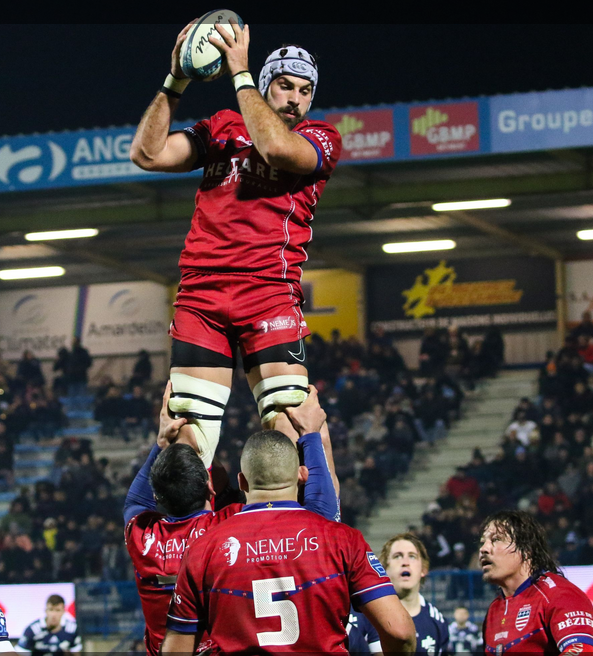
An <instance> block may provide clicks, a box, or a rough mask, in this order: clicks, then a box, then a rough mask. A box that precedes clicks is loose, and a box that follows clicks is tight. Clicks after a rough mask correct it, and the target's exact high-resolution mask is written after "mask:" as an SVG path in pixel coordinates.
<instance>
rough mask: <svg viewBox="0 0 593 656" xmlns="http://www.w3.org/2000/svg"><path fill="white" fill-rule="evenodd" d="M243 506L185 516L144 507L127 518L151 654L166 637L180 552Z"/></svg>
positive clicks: (127, 543) (147, 643) (179, 562)
mask: <svg viewBox="0 0 593 656" xmlns="http://www.w3.org/2000/svg"><path fill="white" fill-rule="evenodd" d="M242 507H243V506H242V504H231V505H229V506H226V507H225V508H223V509H222V510H220V511H219V512H216V513H214V512H212V511H210V510H202V511H200V512H198V513H195V514H193V515H190V516H189V517H185V518H168V517H166V516H165V515H162V514H161V513H158V512H153V511H146V512H142V513H140V514H139V515H136V517H134V518H132V519H131V520H130V521H129V522H128V525H127V526H126V531H125V538H126V547H127V549H128V552H129V554H130V557H131V558H132V562H133V564H134V570H135V573H136V585H137V586H138V592H139V594H140V601H141V603H142V612H143V614H144V619H145V621H146V631H145V636H144V637H145V642H146V650H147V652H148V653H149V654H151V656H158V653H159V648H160V646H161V642H162V641H163V638H164V637H165V631H166V620H167V611H168V609H169V603H170V601H171V592H172V590H173V588H174V586H175V581H176V578H177V573H178V571H179V568H180V566H181V558H182V556H183V553H184V552H185V550H186V549H187V547H188V546H189V545H190V544H191V543H192V542H193V541H194V540H196V539H197V538H199V537H200V536H201V535H203V534H204V533H205V532H206V531H207V530H208V529H210V527H212V526H215V525H216V524H218V523H219V522H221V521H223V520H225V519H227V518H228V517H230V516H231V515H233V514H234V513H235V512H237V511H239V510H240V509H241V508H242ZM202 642H203V643H205V644H204V645H203V646H204V647H206V646H207V644H208V636H204V639H203V640H202Z"/></svg>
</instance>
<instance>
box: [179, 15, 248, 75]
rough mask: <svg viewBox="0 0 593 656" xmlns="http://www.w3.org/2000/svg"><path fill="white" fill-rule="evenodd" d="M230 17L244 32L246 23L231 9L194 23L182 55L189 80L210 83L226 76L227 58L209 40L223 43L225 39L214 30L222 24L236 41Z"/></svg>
mask: <svg viewBox="0 0 593 656" xmlns="http://www.w3.org/2000/svg"><path fill="white" fill-rule="evenodd" d="M231 18H234V19H235V20H236V21H237V23H238V24H239V27H240V28H241V29H243V25H244V23H243V21H242V20H241V18H240V17H239V16H238V15H237V14H236V13H235V12H234V11H231V10H229V9H217V10H216V11H209V12H208V13H207V14H204V15H203V16H202V17H201V18H198V19H197V20H196V21H195V22H194V25H193V26H192V27H191V28H190V30H189V32H188V33H187V37H186V38H185V41H184V42H183V44H182V46H181V51H180V53H179V63H180V64H181V70H182V71H183V73H184V74H185V75H187V77H189V78H191V79H192V80H197V81H199V82H210V81H211V80H215V79H216V78H218V77H220V76H221V75H224V74H225V73H226V71H227V65H226V61H225V58H224V55H223V54H222V53H221V52H220V50H218V48H217V47H216V46H213V45H212V44H211V43H210V41H209V40H208V39H209V37H214V38H216V39H218V40H220V41H222V37H221V36H220V34H219V33H218V31H217V30H216V28H215V27H214V26H215V25H216V24H219V25H222V26H223V28H224V29H225V30H226V31H227V32H228V33H229V34H230V35H231V36H232V37H233V38H234V34H235V33H234V31H233V26H232V25H231V24H230V22H229V19H231Z"/></svg>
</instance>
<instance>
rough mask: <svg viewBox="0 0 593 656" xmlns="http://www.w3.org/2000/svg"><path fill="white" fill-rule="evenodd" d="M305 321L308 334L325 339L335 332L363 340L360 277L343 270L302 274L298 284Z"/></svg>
mask: <svg viewBox="0 0 593 656" xmlns="http://www.w3.org/2000/svg"><path fill="white" fill-rule="evenodd" d="M302 287H303V293H304V295H305V305H304V306H303V313H304V315H305V321H306V322H307V326H308V327H309V330H310V331H311V332H312V333H318V334H319V335H321V336H322V337H323V338H324V339H329V337H330V336H331V332H332V330H334V329H335V328H337V329H338V330H339V331H340V333H341V335H342V337H352V336H354V337H358V338H359V339H363V337H364V305H363V280H362V276H361V275H360V274H357V273H353V272H351V271H346V270H345V269H314V270H312V271H305V272H304V274H303V280H302Z"/></svg>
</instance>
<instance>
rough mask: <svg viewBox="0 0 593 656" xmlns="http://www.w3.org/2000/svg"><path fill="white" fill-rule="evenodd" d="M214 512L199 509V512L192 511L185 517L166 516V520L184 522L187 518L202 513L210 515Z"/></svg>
mask: <svg viewBox="0 0 593 656" xmlns="http://www.w3.org/2000/svg"><path fill="white" fill-rule="evenodd" d="M210 514H212V510H198V512H195V513H191V514H189V515H186V516H185V517H173V516H172V515H168V516H167V517H165V521H166V522H182V521H183V520H185V519H191V518H192V517H199V516H200V515H210Z"/></svg>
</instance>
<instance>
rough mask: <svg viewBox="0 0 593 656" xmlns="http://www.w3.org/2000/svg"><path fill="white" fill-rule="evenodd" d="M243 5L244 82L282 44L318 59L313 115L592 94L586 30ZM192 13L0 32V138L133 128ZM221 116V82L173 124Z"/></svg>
mask: <svg viewBox="0 0 593 656" xmlns="http://www.w3.org/2000/svg"><path fill="white" fill-rule="evenodd" d="M253 4H255V3H243V4H242V3H230V4H229V5H227V6H228V7H229V8H232V9H235V10H236V11H237V12H238V13H239V14H240V15H241V16H242V18H243V19H244V20H245V22H247V23H249V25H250V28H251V34H252V41H251V48H250V55H251V58H250V62H251V68H252V71H253V72H254V73H256V74H258V73H259V69H260V67H261V64H262V63H263V60H264V59H265V56H266V55H267V53H268V52H270V51H271V50H273V49H274V48H276V47H278V46H279V45H281V44H282V43H286V42H289V43H299V44H300V45H302V46H303V47H305V48H307V49H309V50H311V51H312V52H314V53H315V54H316V55H317V56H318V61H319V67H320V82H319V89H318V91H317V94H316V97H315V102H314V104H315V107H316V108H318V109H329V108H344V107H348V106H360V105H364V104H370V105H376V104H380V103H396V102H409V101H414V100H418V101H425V100H443V99H446V98H461V97H464V96H470V97H471V96H479V95H492V94H496V93H503V94H505V93H513V92H526V91H533V90H535V91H543V90H546V89H563V88H570V87H579V86H593V67H592V66H591V26H590V25H567V24H560V25H551V24H543V25H534V24H511V25H486V24H396V23H395V22H391V23H387V24H385V23H383V24H381V25H378V24H372V23H364V24H358V25H354V24H339V25H334V24H331V23H330V21H327V22H326V23H323V22H322V21H323V20H326V19H327V18H328V17H330V18H331V16H329V14H328V16H323V15H322V14H319V21H320V22H319V23H318V24H315V25H309V24H302V23H298V22H297V21H295V20H294V15H290V14H291V13H292V14H294V13H295V12H289V11H286V16H281V15H280V14H278V13H277V12H276V13H275V14H274V20H276V21H278V22H276V23H273V24H270V23H269V22H266V21H267V20H268V15H267V14H266V13H265V12H264V11H259V13H258V11H257V10H254V9H253V7H249V5H253ZM205 8H206V9H207V7H205ZM105 13H106V12H104V14H103V15H101V16H95V18H98V19H99V20H103V19H104V15H105ZM202 13H204V7H202V9H201V10H200V9H198V11H196V12H195V15H194V14H192V13H191V12H185V11H184V12H181V11H179V10H177V11H176V12H175V15H174V16H169V15H168V16H167V20H168V21H169V22H167V23H157V20H162V17H160V16H159V17H158V18H156V17H153V16H147V15H146V13H143V14H142V15H139V18H140V17H141V18H142V19H144V20H150V19H153V20H154V22H143V23H117V24H108V20H109V19H107V20H105V23H102V24H90V23H86V22H84V23H83V22H81V23H80V24H73V23H67V24H59V23H57V24H39V23H36V24H23V23H20V22H18V21H17V20H16V19H15V22H14V23H12V24H3V25H2V26H0V89H1V92H0V94H1V96H0V97H1V98H2V102H1V103H0V135H15V134H20V133H22V134H31V133H33V132H41V133H44V132H49V131H62V130H76V129H79V128H82V129H92V128H95V127H99V128H105V127H109V126H123V125H127V124H134V125H135V124H136V123H137V122H138V120H139V118H140V116H141V114H142V112H143V111H144V109H145V108H146V106H147V105H148V103H149V102H150V100H151V99H152V97H153V96H154V94H155V93H156V91H157V89H158V88H159V87H160V85H161V83H162V81H163V80H164V78H165V76H166V74H167V72H168V71H169V58H170V53H171V50H172V48H173V45H174V42H175V38H176V35H177V33H178V32H179V30H180V29H181V28H182V27H183V26H184V25H185V24H186V23H187V22H190V21H191V20H192V19H193V18H195V17H197V16H199V15H200V14H202ZM301 13H302V12H301ZM296 14H297V16H298V15H300V14H299V12H296ZM77 18H80V17H78V16H77ZM111 18H113V16H112V17H111ZM377 18H378V19H380V20H384V17H383V16H379V14H377ZM80 20H81V21H83V20H85V17H82V18H80ZM281 20H283V21H284V22H280V21H281ZM48 22H49V21H48ZM254 77H255V76H254ZM223 107H231V108H235V107H236V101H235V97H234V93H233V91H232V87H231V85H230V83H229V81H228V78H223V79H220V80H217V81H215V82H212V83H208V84H198V83H192V84H191V85H190V86H189V88H188V90H187V91H186V93H185V95H184V98H183V100H182V102H181V105H180V108H179V111H178V115H177V116H176V118H177V119H179V120H185V119H190V118H195V119H198V118H202V117H204V116H207V115H209V114H212V113H214V112H215V111H217V110H219V109H221V108H223Z"/></svg>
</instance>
